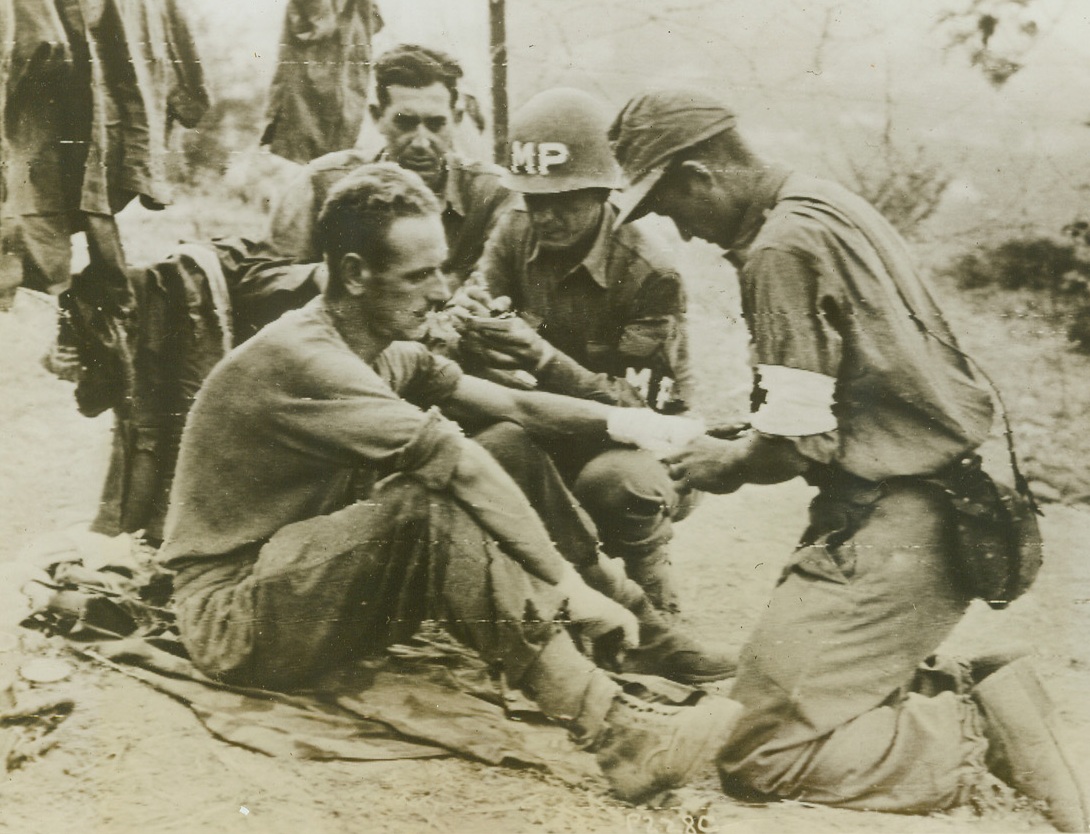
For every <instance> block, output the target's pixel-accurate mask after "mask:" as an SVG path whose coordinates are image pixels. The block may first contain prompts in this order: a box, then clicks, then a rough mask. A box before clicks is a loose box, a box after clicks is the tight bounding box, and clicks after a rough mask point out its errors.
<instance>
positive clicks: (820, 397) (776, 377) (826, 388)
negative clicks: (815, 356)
mask: <svg viewBox="0 0 1090 834" xmlns="http://www.w3.org/2000/svg"><path fill="white" fill-rule="evenodd" d="M757 371H758V373H760V375H761V388H763V389H764V390H765V393H766V397H765V401H764V403H762V405H761V407H760V408H759V409H757V411H756V412H755V413H754V414H753V416H752V417H751V418H750V423H751V424H752V425H753V428H755V429H756V430H757V431H759V432H761V433H762V434H772V435H776V436H779V437H806V436H808V435H811V434H823V433H825V432H829V431H836V416H835V415H834V414H833V402H834V393H835V389H836V379H834V378H833V377H831V376H825V374H819V373H815V372H814V371H800V370H798V369H797V368H786V367H784V366H783V365H758V366H757Z"/></svg>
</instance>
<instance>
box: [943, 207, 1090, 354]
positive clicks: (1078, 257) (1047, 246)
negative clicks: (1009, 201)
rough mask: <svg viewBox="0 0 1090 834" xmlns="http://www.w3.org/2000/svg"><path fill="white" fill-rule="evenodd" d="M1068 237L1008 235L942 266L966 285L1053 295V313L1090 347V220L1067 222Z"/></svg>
mask: <svg viewBox="0 0 1090 834" xmlns="http://www.w3.org/2000/svg"><path fill="white" fill-rule="evenodd" d="M1064 233H1065V234H1066V235H1067V237H1068V238H1069V239H1068V240H1063V241H1059V240H1054V239H1052V238H1047V237H1038V238H1024V239H1018V240H1009V241H1006V242H1005V243H1001V244H999V245H998V246H995V247H991V248H986V249H981V250H980V251H978V252H973V253H969V254H965V255H961V256H959V257H957V258H956V259H954V261H953V262H952V263H951V264H950V265H949V266H947V267H946V268H945V269H944V270H943V272H944V273H945V274H947V275H949V276H950V277H952V278H953V279H954V280H955V281H956V282H957V284H958V286H959V287H961V288H962V289H984V288H988V287H994V288H998V289H1001V290H1008V291H1017V290H1023V291H1028V292H1030V293H1034V294H1037V295H1041V296H1046V295H1047V296H1048V299H1049V302H1050V303H1049V304H1048V305H1045V304H1041V305H1040V306H1041V307H1042V308H1043V309H1049V310H1050V311H1051V312H1050V315H1052V316H1053V317H1055V318H1057V319H1059V320H1060V321H1062V322H1063V323H1064V324H1065V325H1066V326H1067V335H1068V338H1070V339H1071V340H1072V341H1073V342H1075V344H1076V345H1077V346H1078V348H1079V349H1080V350H1082V351H1084V352H1088V353H1090V232H1088V231H1087V224H1085V223H1076V224H1072V225H1070V226H1067V227H1065V228H1064Z"/></svg>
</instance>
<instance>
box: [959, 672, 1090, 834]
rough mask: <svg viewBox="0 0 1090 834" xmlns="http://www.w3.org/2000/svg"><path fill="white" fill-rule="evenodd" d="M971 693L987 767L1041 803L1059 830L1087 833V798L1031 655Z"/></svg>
mask: <svg viewBox="0 0 1090 834" xmlns="http://www.w3.org/2000/svg"><path fill="white" fill-rule="evenodd" d="M971 696H972V698H973V700H974V701H975V702H976V705H977V707H978V708H979V709H980V712H981V714H982V715H983V716H984V727H985V729H984V735H985V737H986V738H987V739H988V752H987V756H986V762H987V765H988V769H989V770H990V771H991V772H992V773H993V774H994V775H995V776H997V777H998V778H1000V779H1002V780H1003V781H1004V782H1006V783H1007V784H1008V785H1010V786H1011V787H1013V788H1015V789H1016V790H1018V791H1021V792H1022V793H1023V794H1025V795H1026V796H1028V797H1029V798H1031V799H1035V800H1038V801H1039V802H1042V803H1043V804H1044V805H1045V808H1046V814H1047V815H1048V818H1049V820H1051V822H1052V824H1053V825H1054V826H1056V828H1057V829H1058V830H1059V831H1080V832H1085V831H1086V830H1087V819H1088V817H1087V810H1086V800H1085V798H1084V797H1083V795H1082V790H1081V787H1080V785H1079V781H1078V778H1077V777H1076V776H1075V774H1074V772H1073V771H1072V768H1071V765H1070V763H1069V761H1070V760H1069V759H1068V758H1067V756H1066V755H1065V754H1064V751H1063V749H1062V747H1061V746H1060V743H1059V739H1058V738H1057V734H1056V732H1055V730H1054V729H1053V727H1052V726H1051V724H1050V721H1049V716H1050V715H1051V713H1052V702H1051V700H1050V699H1049V697H1048V694H1047V693H1046V692H1045V691H1044V688H1043V687H1042V686H1041V682H1040V680H1039V679H1038V678H1037V675H1036V673H1035V672H1034V671H1033V668H1032V666H1031V665H1030V662H1029V659H1028V658H1022V659H1020V660H1016V661H1014V662H1013V663H1009V664H1007V665H1006V666H1004V667H1003V668H1001V669H999V670H998V671H995V672H993V673H992V674H991V675H989V676H988V677H986V678H984V680H982V681H981V682H980V683H979V684H978V685H977V686H975V687H974V688H973V690H972V692H971Z"/></svg>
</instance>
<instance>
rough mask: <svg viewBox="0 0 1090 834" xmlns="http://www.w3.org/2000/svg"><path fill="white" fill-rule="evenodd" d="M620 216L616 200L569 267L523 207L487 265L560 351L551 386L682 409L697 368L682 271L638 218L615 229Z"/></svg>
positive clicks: (548, 378)
mask: <svg viewBox="0 0 1090 834" xmlns="http://www.w3.org/2000/svg"><path fill="white" fill-rule="evenodd" d="M615 217H616V209H615V208H614V207H613V206H612V205H611V204H609V203H607V204H606V206H605V210H604V213H603V216H602V220H601V223H600V225H599V227H598V232H597V236H596V237H595V240H594V243H593V245H592V246H591V248H590V251H589V252H588V253H587V255H586V256H585V257H584V258H583V259H582V260H581V261H580V262H579V263H578V264H577V265H576V266H574V267H570V268H569V267H560V266H558V265H557V262H556V261H555V260H553V259H552V258H550V257H548V255H547V254H546V253H544V252H543V251H542V250H540V249H539V247H538V244H537V240H536V237H535V235H534V231H533V227H532V225H531V223H530V218H529V215H528V214H527V212H526V210H525V209H524V208H515V209H513V210H512V211H510V212H509V213H508V214H507V216H506V217H505V218H504V219H503V220H502V221H501V222H500V224H499V226H497V228H496V231H495V232H494V233H493V235H492V237H491V238H490V240H489V242H488V247H487V248H486V250H485V255H484V257H483V258H482V260H481V273H482V274H483V275H484V278H485V280H486V281H487V283H488V286H489V290H490V291H491V293H492V295H493V296H496V297H498V296H502V295H506V296H509V297H510V298H511V300H512V302H513V305H514V309H515V310H517V311H518V312H519V313H520V315H522V317H523V318H525V319H526V320H527V321H528V322H530V323H531V324H533V325H535V326H537V327H538V329H539V332H540V333H541V334H542V336H544V337H545V339H547V340H548V341H549V343H550V344H551V345H552V346H553V347H555V348H556V349H557V350H558V351H559V354H558V356H557V357H556V358H554V359H553V360H552V361H551V362H549V363H548V364H547V365H546V366H545V367H544V368H542V369H541V371H540V372H539V373H538V382H539V384H540V385H541V387H542V388H544V389H546V390H550V391H555V392H557V393H561V394H567V395H569V396H576V397H582V398H584V399H594V400H598V401H600V402H607V403H611V404H617V405H644V404H647V405H650V406H651V407H652V408H655V409H657V410H659V411H670V412H677V411H683V410H685V404H686V402H687V400H688V395H689V388H690V384H691V374H690V370H689V355H688V338H687V333H686V326H685V325H686V323H685V290H684V287H683V285H682V282H681V277H680V276H679V275H678V272H677V269H676V267H675V266H674V264H673V262H672V261H671V259H670V258H669V257H668V256H667V254H666V252H665V251H664V249H662V248H661V247H659V246H658V245H657V244H655V243H654V242H653V241H652V240H651V239H649V238H648V237H647V235H646V234H645V233H644V232H643V231H641V230H640V228H639V227H638V226H635V225H632V224H628V225H624V226H621V227H620V228H619V229H616V230H615V229H613V219H614V218H615Z"/></svg>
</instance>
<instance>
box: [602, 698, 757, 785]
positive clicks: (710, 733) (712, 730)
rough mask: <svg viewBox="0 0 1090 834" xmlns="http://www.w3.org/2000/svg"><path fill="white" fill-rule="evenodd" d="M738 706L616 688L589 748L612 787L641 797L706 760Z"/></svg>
mask: <svg viewBox="0 0 1090 834" xmlns="http://www.w3.org/2000/svg"><path fill="white" fill-rule="evenodd" d="M741 712H742V705H741V704H738V703H736V702H734V701H731V700H728V699H726V698H717V697H714V696H711V695H706V696H704V697H702V698H701V699H700V700H699V701H697V702H696V703H695V704H693V705H692V706H667V705H665V704H657V703H651V702H649V701H643V700H641V699H639V698H636V697H633V696H631V695H628V694H626V693H624V692H622V693H620V694H619V695H617V696H616V697H615V698H614V699H613V705H612V707H611V708H610V710H609V712H608V713H607V715H606V720H605V728H604V729H603V731H602V732H601V733H600V735H599V736H598V738H597V739H596V740H595V743H594V745H593V747H592V749H593V750H594V751H595V753H596V755H597V757H598V765H599V767H601V769H602V773H604V774H605V776H606V778H607V779H609V781H610V784H611V785H612V786H613V790H614V792H615V793H616V794H617V795H618V796H620V797H621V798H622V799H626V800H628V801H629V802H641V801H644V800H647V799H649V798H651V797H653V796H654V795H656V794H658V793H662V792H663V791H668V790H672V789H674V788H679V787H681V786H682V785H684V784H685V783H686V782H687V781H688V780H689V778H690V777H691V776H692V775H693V774H694V773H695V772H696V771H697V770H698V769H699V768H701V767H705V766H709V765H710V764H711V763H712V760H713V759H714V757H715V754H716V753H717V752H718V751H719V749H720V748H721V747H722V746H723V745H724V744H725V743H726V741H727V738H728V737H729V736H730V734H731V732H732V731H733V730H734V726H735V724H737V723H738V717H739V715H740V714H741Z"/></svg>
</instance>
